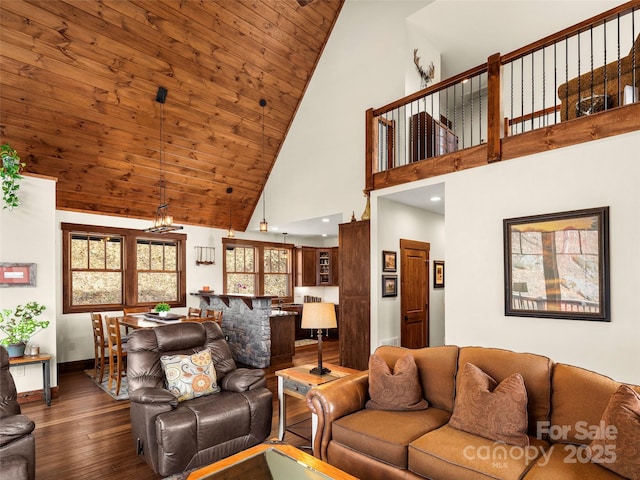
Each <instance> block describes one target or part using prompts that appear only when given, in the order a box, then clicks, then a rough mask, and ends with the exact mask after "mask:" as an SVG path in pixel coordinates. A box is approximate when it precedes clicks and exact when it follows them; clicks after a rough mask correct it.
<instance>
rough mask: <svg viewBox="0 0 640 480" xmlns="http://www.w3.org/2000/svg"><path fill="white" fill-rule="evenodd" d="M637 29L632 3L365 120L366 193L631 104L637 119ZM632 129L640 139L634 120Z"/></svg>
mask: <svg viewBox="0 0 640 480" xmlns="http://www.w3.org/2000/svg"><path fill="white" fill-rule="evenodd" d="M639 29H640V0H634V1H631V2H627V3H625V4H623V5H621V6H619V7H617V8H614V9H612V10H609V11H607V12H604V13H602V14H601V15H598V16H596V17H593V18H591V19H589V20H586V21H585V22H582V23H580V24H577V25H575V26H573V27H570V28H567V29H565V30H563V31H561V32H558V33H556V34H554V35H550V36H549V37H546V38H544V39H542V40H539V41H537V42H534V43H532V44H530V45H528V46H526V47H523V48H521V49H519V50H516V51H514V52H512V53H509V54H507V55H502V56H501V55H500V54H495V55H492V56H491V57H489V59H488V60H487V63H485V64H482V65H480V66H478V67H475V68H472V69H470V70H467V71H465V72H463V73H460V74H458V75H456V76H454V77H452V78H449V79H447V80H444V81H442V82H440V83H438V84H435V85H432V86H430V87H428V88H426V89H424V90H421V91H419V92H416V93H414V94H412V95H409V96H407V97H405V98H402V99H400V100H397V101H395V102H393V103H391V104H389V105H386V106H384V107H381V108H377V109H370V110H368V111H367V145H368V147H367V189H368V190H372V189H376V188H381V187H384V186H389V185H393V184H398V183H404V182H407V181H412V180H416V179H419V178H426V177H428V176H434V175H439V174H443V173H448V172H450V171H455V170H459V169H463V168H470V167H475V166H479V165H482V164H486V163H488V162H494V161H498V160H501V159H503V158H505V155H504V152H503V147H504V143H505V140H506V139H507V138H513V137H518V136H520V135H523V134H526V133H528V132H534V131H539V130H541V129H546V128H553V127H554V126H557V125H559V124H561V123H565V124H566V123H567V121H568V120H573V119H575V118H578V117H585V116H592V114H595V113H600V112H606V111H609V110H615V109H618V107H625V106H628V105H632V104H635V105H634V106H633V107H632V108H634V109H635V110H634V112H637V111H639V109H638V107H639V105H638V100H639V95H638V90H639V87H640V35H639V34H638V31H639ZM636 116H640V115H638V114H636V115H632V117H636ZM592 118H594V117H592ZM600 118H601V121H604V120H603V118H604V117H600ZM605 123H611V122H610V119H609V120H607V122H605ZM628 124H629V125H628V126H627V127H625V128H627V129H628V130H635V129H640V120H637V119H633V118H632V119H631V120H630V121H629V122H628ZM607 128H609V129H611V127H607ZM611 130H612V129H611ZM628 130H627V131H628ZM615 133H622V132H619V131H617V132H615ZM615 133H608V131H605V132H602V131H601V135H603V136H607V135H609V134H615ZM523 138H524V137H523ZM536 138H537V137H536ZM563 141H564V142H565V143H566V144H571V143H572V142H573V143H578V141H584V140H576V139H573V140H566V139H565V140H563ZM556 146H562V145H556ZM532 148H534V147H528V149H525V150H524V151H523V153H522V154H528V153H532ZM542 148H544V145H543V147H542ZM534 149H535V148H534ZM514 155H517V153H514V152H510V153H509V154H508V155H507V157H510V158H513V156H514Z"/></svg>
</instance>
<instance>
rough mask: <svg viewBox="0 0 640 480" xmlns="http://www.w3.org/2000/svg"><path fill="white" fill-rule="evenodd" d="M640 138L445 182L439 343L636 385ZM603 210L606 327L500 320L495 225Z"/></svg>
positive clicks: (498, 229)
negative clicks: (515, 354)
mask: <svg viewBox="0 0 640 480" xmlns="http://www.w3.org/2000/svg"><path fill="white" fill-rule="evenodd" d="M639 146H640V132H633V133H629V134H626V135H620V136H616V137H611V138H607V139H603V140H598V141H593V142H588V143H583V144H580V145H576V146H574V147H570V148H561V149H558V150H554V151H550V152H547V153H543V154H537V155H532V156H529V157H524V158H520V159H515V160H509V161H505V162H499V163H495V164H492V165H490V166H485V167H481V168H476V169H471V170H465V171H463V172H459V173H456V174H452V175H447V176H443V177H441V180H444V181H445V185H446V191H447V203H446V208H445V235H446V245H447V247H446V248H447V250H446V275H447V276H446V290H447V292H448V294H447V297H446V301H445V306H446V312H447V322H446V332H445V340H446V342H447V343H450V344H457V345H482V346H493V347H501V348H507V349H512V350H516V351H529V352H534V353H540V354H543V355H547V356H549V357H551V358H552V359H553V360H555V361H557V362H563V363H569V364H573V365H578V366H582V367H585V368H588V369H591V370H595V371H597V372H600V373H603V374H606V375H609V376H611V377H612V378H614V379H615V380H618V381H623V382H630V383H635V384H640V370H639V369H638V365H640V349H639V348H638V345H640V327H639V323H638V308H637V299H638V292H640V278H639V277H638V272H639V271H640V214H639V213H638V212H640V163H638V147H639ZM601 206H609V207H610V244H611V249H610V250H611V322H589V321H574V320H558V319H543V318H525V317H506V316H505V315H504V301H503V299H504V296H503V295H504V286H503V282H504V266H503V239H502V233H503V232H502V220H503V219H505V218H514V217H520V216H528V215H535V214H543V213H554V212H562V211H568V210H576V209H582V208H591V207H601Z"/></svg>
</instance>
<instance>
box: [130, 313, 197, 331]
mask: <svg viewBox="0 0 640 480" xmlns="http://www.w3.org/2000/svg"><path fill="white" fill-rule="evenodd" d="M185 318H187V317H186V316H179V317H178V318H171V319H168V320H165V319H161V318H158V319H155V318H149V317H147V316H145V314H136V315H125V316H123V317H118V322H119V323H120V325H122V326H124V327H125V328H126V329H127V330H128V329H129V328H132V329H134V330H138V329H141V328H154V327H159V326H160V325H168V324H171V323H180V322H182V321H183V320H184V319H185Z"/></svg>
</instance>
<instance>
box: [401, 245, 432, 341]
mask: <svg viewBox="0 0 640 480" xmlns="http://www.w3.org/2000/svg"><path fill="white" fill-rule="evenodd" d="M429 247H430V245H429V244H428V243H425V242H417V241H413V240H402V239H401V240H400V261H401V264H400V265H401V267H400V318H401V326H400V344H401V345H402V346H403V347H407V348H421V347H428V346H429Z"/></svg>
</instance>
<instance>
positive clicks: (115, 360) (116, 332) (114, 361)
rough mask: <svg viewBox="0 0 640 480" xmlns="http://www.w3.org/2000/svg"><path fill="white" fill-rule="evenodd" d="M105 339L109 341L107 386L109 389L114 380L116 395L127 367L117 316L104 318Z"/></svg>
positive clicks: (125, 352) (125, 351)
mask: <svg viewBox="0 0 640 480" xmlns="http://www.w3.org/2000/svg"><path fill="white" fill-rule="evenodd" d="M104 321H105V325H106V327H107V328H106V330H107V333H106V334H107V340H108V342H109V350H108V353H109V383H108V387H109V390H111V385H112V383H113V381H114V380H115V382H116V395H118V394H119V393H120V384H121V383H122V377H124V376H126V375H127V369H126V366H125V363H124V358H125V357H126V356H127V347H126V343H123V342H122V339H121V336H120V322H119V321H118V318H117V317H105V319H104Z"/></svg>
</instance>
